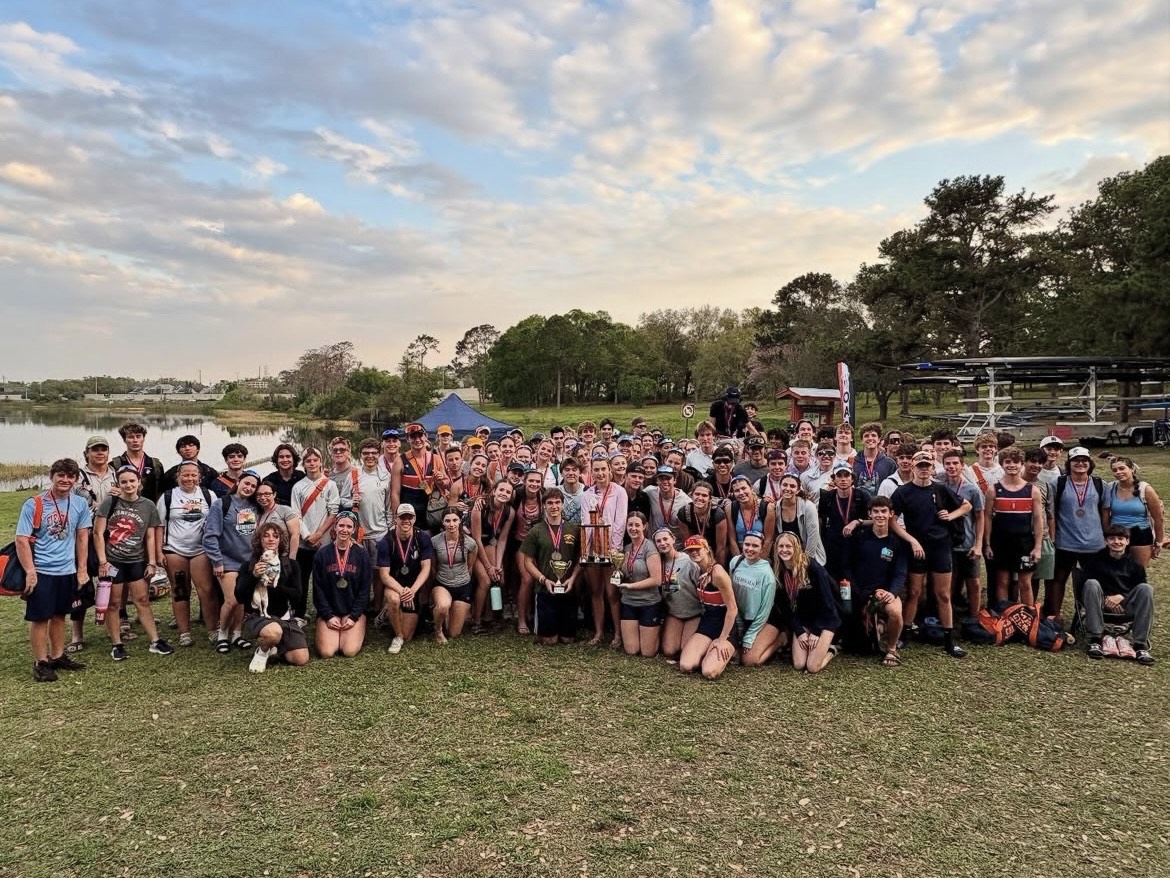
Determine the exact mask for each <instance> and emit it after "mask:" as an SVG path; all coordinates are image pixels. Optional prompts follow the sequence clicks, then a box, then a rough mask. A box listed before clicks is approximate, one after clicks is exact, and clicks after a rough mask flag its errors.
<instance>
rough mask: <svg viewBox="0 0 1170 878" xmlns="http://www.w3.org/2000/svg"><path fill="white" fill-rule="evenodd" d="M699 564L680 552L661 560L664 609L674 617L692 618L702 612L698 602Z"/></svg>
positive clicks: (701, 606)
mask: <svg viewBox="0 0 1170 878" xmlns="http://www.w3.org/2000/svg"><path fill="white" fill-rule="evenodd" d="M699 576H700V573H699V565H698V564H696V563H695V562H694V561H692V560H691V559H690V557H689V556H687V555H684V554H683V553H682V552H679V553H677V554H676V555H675V556H674V560H673V561H665V560H664V561H663V562H662V596H663V597H664V598H666V611H667V612H668V613H670V615H672V616H674V617H675V618H676V619H693V618H695V616H698V615H699V614H700V613H702V612H703V605H702V604H701V603H699V596H698V591H699Z"/></svg>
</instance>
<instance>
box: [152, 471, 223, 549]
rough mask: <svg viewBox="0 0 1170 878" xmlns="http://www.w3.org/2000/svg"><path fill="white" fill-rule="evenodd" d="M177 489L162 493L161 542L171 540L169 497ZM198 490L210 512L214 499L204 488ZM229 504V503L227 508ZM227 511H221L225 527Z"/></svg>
mask: <svg viewBox="0 0 1170 878" xmlns="http://www.w3.org/2000/svg"><path fill="white" fill-rule="evenodd" d="M177 490H178V488H171V490H169V491H164V492H163V542H166V541H167V540H169V539H170V538H171V495H172V494H173V493H174V492H175V491H177ZM199 490H200V491H202V492H203V501H204V502H205V503H206V504H207V511H208V512H210V511H211V504H212V503H214V502H215V498H214V497H212V496H211V491H209V490H207V488H204V487H203V486H202V485H201V486H200V487H199ZM230 505H231V504H230V503H229V504H228V506H230ZM227 517H228V513H227V509H226V508H224V510H223V523H224V526H225V527H226V526H227Z"/></svg>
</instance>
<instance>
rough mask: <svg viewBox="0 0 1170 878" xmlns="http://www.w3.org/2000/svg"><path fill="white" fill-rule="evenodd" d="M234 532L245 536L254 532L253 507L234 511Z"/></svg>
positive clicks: (254, 518) (254, 517)
mask: <svg viewBox="0 0 1170 878" xmlns="http://www.w3.org/2000/svg"><path fill="white" fill-rule="evenodd" d="M236 533H238V534H239V535H240V536H245V537H246V536H250V535H251V534H254V533H256V510H255V509H241V510H240V511H239V512H238V513H236Z"/></svg>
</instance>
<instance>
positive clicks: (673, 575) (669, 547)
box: [654, 527, 703, 658]
mask: <svg viewBox="0 0 1170 878" xmlns="http://www.w3.org/2000/svg"><path fill="white" fill-rule="evenodd" d="M654 548H656V549H657V550H658V559H659V561H660V562H661V565H662V597H663V600H664V601H665V602H666V618H665V620H664V621H663V623H662V654H663V655H664V656H666V657H667V658H677V657H678V654H679V652H681V651H682V648H683V647H684V646H686V644H687V641H688V640H690V639H691V636H692V635H693V634H694V633H695V631H697V630H698V628H699V616H700V615H701V614H702V612H703V605H702V604H701V603H700V602H699V595H698V588H699V570H698V568H697V567H695V565H694V563H693V562H692V561H691V559H690V558H689V557H687V556H686V555H684V554H682V553H681V552H679V551H678V549H677V548H675V541H674V532H673V531H671V529H670V528H668V527H660V528H659V529H658V530H656V531H655V532H654Z"/></svg>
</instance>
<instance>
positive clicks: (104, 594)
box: [93, 576, 113, 624]
mask: <svg viewBox="0 0 1170 878" xmlns="http://www.w3.org/2000/svg"><path fill="white" fill-rule="evenodd" d="M112 588H113V583H112V582H111V581H110V577H108V576H103V577H101V578H99V579H98V582H97V590H96V591H95V592H94V610H93V619H94V621H95V622H97V623H99V624H100V623H102V622H104V621H105V620H106V610H107V609H109V607H110V590H111V589H112Z"/></svg>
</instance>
